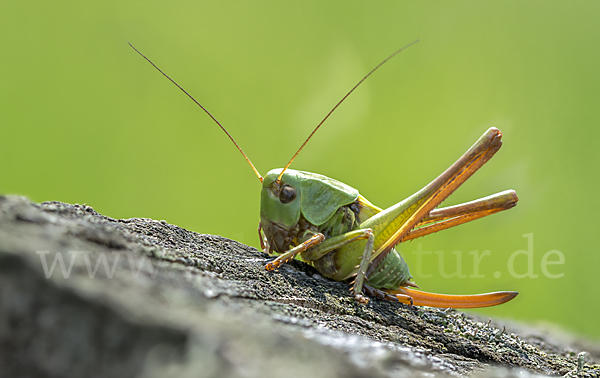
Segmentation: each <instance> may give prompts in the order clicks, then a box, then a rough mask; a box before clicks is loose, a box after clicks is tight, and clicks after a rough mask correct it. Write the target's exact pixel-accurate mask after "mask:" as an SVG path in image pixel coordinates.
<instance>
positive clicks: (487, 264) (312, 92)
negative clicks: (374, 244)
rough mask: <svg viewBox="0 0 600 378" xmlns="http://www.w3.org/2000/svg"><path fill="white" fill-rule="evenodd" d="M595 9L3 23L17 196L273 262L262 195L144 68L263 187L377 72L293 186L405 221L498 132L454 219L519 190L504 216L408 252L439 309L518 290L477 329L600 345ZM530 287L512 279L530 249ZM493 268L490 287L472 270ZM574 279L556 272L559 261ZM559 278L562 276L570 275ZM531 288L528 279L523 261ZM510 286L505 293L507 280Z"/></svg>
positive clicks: (10, 12) (330, 7)
mask: <svg viewBox="0 0 600 378" xmlns="http://www.w3.org/2000/svg"><path fill="white" fill-rule="evenodd" d="M598 20H600V2H598V1H569V2H558V1H552V2H551V1H528V2H522V1H502V2H491V1H487V2H481V1H458V2H441V1H440V2H427V3H425V2H399V1H379V2H370V3H366V2H364V1H361V2H357V1H326V2H323V1H303V2H281V1H252V2H247V1H219V2H206V1H174V2H158V1H103V2H81V1H56V2H48V1H33V2H23V1H15V0H4V1H3V3H2V12H1V13H0V31H1V33H0V46H1V49H2V50H1V53H0V54H1V59H0V69H1V72H2V74H1V76H0V96H1V98H0V104H1V105H0V106H1V108H2V111H1V112H0V125H1V131H2V133H1V138H2V139H1V141H2V142H1V148H0V159H1V161H2V176H1V178H0V192H1V193H4V194H20V195H25V196H27V197H29V198H31V199H32V200H34V201H38V202H41V201H48V200H58V201H64V202H70V203H87V204H88V205H90V206H93V207H94V209H96V210H97V211H99V212H101V213H102V214H105V215H108V216H111V217H113V218H129V217H148V218H154V219H159V220H160V219H165V220H167V221H168V222H170V223H173V224H176V225H179V226H181V227H184V228H187V229H189V230H193V231H197V232H200V233H210V234H218V235H223V236H226V237H229V238H232V239H235V240H238V241H240V242H243V243H247V244H250V245H253V246H258V237H257V233H256V229H257V226H258V215H259V192H260V185H259V182H258V180H257V179H256V177H255V176H254V173H253V172H252V171H251V170H250V168H249V167H248V166H247V164H246V163H245V162H244V160H243V159H242V157H241V156H240V154H239V153H238V152H237V151H236V150H235V149H234V147H233V145H232V144H231V143H230V142H229V141H228V140H227V138H226V136H225V135H224V134H223V133H222V132H221V131H220V130H219V129H218V128H217V127H216V125H215V124H213V123H212V121H211V120H210V119H209V118H208V117H207V116H206V115H205V114H203V113H202V112H201V111H200V110H199V109H198V108H197V107H196V106H195V105H194V104H193V103H192V102H191V101H190V100H188V99H187V98H186V97H185V96H184V95H183V94H182V93H181V92H179V91H178V90H177V89H176V88H175V87H174V86H173V85H172V84H170V83H169V82H168V81H167V80H166V79H165V78H164V77H162V76H160V74H159V73H158V72H157V71H155V70H154V69H153V68H151V67H150V65H149V64H148V63H146V62H145V61H144V60H143V59H142V58H141V57H140V56H138V55H137V54H135V52H134V51H133V50H131V48H130V47H129V46H128V45H127V43H126V41H130V42H132V43H133V44H134V45H135V46H136V47H137V48H139V49H140V50H141V51H142V52H144V53H145V54H146V55H148V56H149V57H150V58H151V59H153V60H154V62H155V63H156V64H158V65H159V66H160V67H161V68H162V69H163V70H165V71H166V72H167V73H169V74H170V75H171V77H173V78H174V79H175V80H177V81H178V82H179V84H181V85H182V86H184V87H185V88H186V89H187V90H188V91H189V92H190V93H192V94H193V95H194V96H195V97H196V98H197V99H198V100H199V101H200V102H201V103H202V104H204V105H205V106H206V107H207V108H208V109H209V110H210V111H211V112H212V113H213V114H214V115H215V116H216V117H217V118H218V119H219V120H220V121H221V122H222V123H223V124H224V125H225V126H226V127H227V128H228V130H229V131H230V132H231V134H232V135H233V136H234V137H235V138H236V139H237V141H238V143H239V144H240V145H241V146H242V148H244V149H245V151H246V153H247V154H248V155H249V156H250V158H251V159H252V161H253V162H254V164H255V165H256V167H257V168H258V169H259V171H260V172H261V173H263V174H264V173H266V172H267V171H268V170H270V169H272V168H276V167H281V166H283V165H284V164H285V163H286V162H287V161H288V160H289V159H290V157H291V155H292V154H293V152H294V151H295V150H296V149H297V148H298V147H299V145H300V144H301V143H302V141H303V140H304V138H306V136H307V135H308V134H309V133H310V131H311V130H312V128H313V127H314V126H315V125H316V124H317V123H318V122H319V121H320V120H321V119H322V118H323V116H324V115H325V114H326V113H327V112H328V111H329V110H330V109H331V108H332V106H333V105H334V104H335V103H336V102H337V101H338V100H339V99H340V98H341V97H342V96H343V95H344V94H345V93H346V92H347V91H348V90H349V89H350V88H351V87H352V85H354V84H355V83H356V82H357V80H358V79H360V78H361V77H362V76H363V75H364V74H365V73H366V72H368V71H369V70H370V69H371V68H372V67H374V66H375V65H376V64H377V63H379V61H380V60H381V59H383V58H384V57H386V56H387V55H389V54H390V53H391V52H393V51H394V50H395V49H397V48H399V47H400V46H403V45H405V44H407V43H409V42H411V41H413V40H415V39H417V38H420V39H421V42H420V43H418V44H417V45H415V46H413V47H411V48H410V49H408V50H406V51H405V52H402V53H401V54H400V55H399V56H398V57H397V58H395V59H394V60H392V61H391V62H389V63H388V64H387V65H386V66H384V67H383V68H382V69H381V70H380V71H378V72H377V73H376V74H375V75H374V76H373V77H372V78H370V79H369V80H368V81H367V82H366V83H365V84H364V85H363V86H362V87H361V88H360V89H359V90H358V91H357V92H356V93H355V94H353V95H352V96H351V97H350V98H349V99H348V101H347V102H346V103H344V104H343V105H342V106H341V107H340V108H339V109H338V110H337V111H336V113H334V115H333V116H332V117H331V119H330V120H328V121H327V123H326V124H325V126H324V127H323V128H322V129H321V130H320V131H319V132H318V133H317V134H316V136H315V138H314V139H313V140H312V141H311V142H310V143H309V144H308V146H307V147H306V149H305V150H304V151H303V152H302V154H300V156H299V158H298V159H297V160H296V162H295V163H294V165H293V168H296V169H302V170H306V171H312V172H317V173H321V174H324V175H327V176H330V177H333V178H336V179H338V180H341V181H343V182H345V183H347V184H349V185H352V186H354V187H356V188H358V189H359V190H360V191H361V193H362V194H363V195H365V196H366V197H367V198H369V199H370V200H371V201H372V202H374V203H375V204H377V205H379V206H382V207H388V206H390V205H392V204H394V203H395V202H397V201H399V200H401V199H403V198H405V197H406V196H408V195H409V194H411V193H413V192H414V191H416V190H417V189H419V188H420V187H422V186H423V185H425V184H426V183H428V182H429V181H430V180H431V179H433V178H434V177H436V176H437V175H438V174H440V173H441V172H442V171H443V170H444V169H446V168H447V167H448V166H449V165H450V164H451V163H452V162H454V160H456V159H457V158H458V157H459V156H460V155H461V154H462V153H463V152H464V151H465V150H466V149H467V148H468V147H469V146H470V145H471V144H472V143H473V142H474V141H475V140H476V139H477V138H478V137H479V136H480V135H481V134H482V133H483V132H484V131H485V130H486V129H487V128H489V127H490V126H496V127H498V128H500V129H501V130H502V131H503V133H504V146H503V148H502V149H501V150H500V152H499V153H498V154H497V155H496V156H495V157H494V159H492V160H491V161H490V163H489V164H487V165H486V166H485V167H484V168H483V169H482V170H481V171H480V172H478V173H477V174H476V175H475V176H474V177H473V178H472V179H470V180H469V181H468V182H467V183H466V184H465V185H464V186H463V187H461V188H460V189H459V190H458V191H457V192H456V193H455V194H454V195H453V196H452V197H450V198H449V199H448V200H447V201H446V202H445V205H449V204H455V203H459V202H463V201H468V200H471V199H475V198H479V197H482V196H486V195H489V194H492V193H495V192H498V191H501V190H504V189H515V190H516V191H517V193H518V194H519V197H520V202H519V205H518V206H517V207H516V208H515V209H512V210H510V211H508V212H506V213H502V214H498V215H494V216H492V217H490V218H486V219H483V220H479V221H477V222H474V223H472V224H468V225H464V226H461V227H458V228H456V229H453V230H448V231H444V232H442V233H439V234H436V235H432V236H429V237H427V238H424V239H420V240H417V241H414V242H412V243H411V244H408V245H407V246H406V247H403V248H402V251H403V254H404V256H405V258H406V259H407V261H408V263H409V265H410V266H411V267H413V274H416V273H417V272H416V268H415V264H417V259H416V255H415V254H414V253H413V251H414V250H416V249H417V248H421V249H422V250H426V251H445V254H444V257H445V264H444V266H442V268H443V269H444V271H445V272H446V273H451V272H454V271H456V269H457V262H456V259H455V257H456V254H454V251H461V253H462V261H461V264H460V268H461V270H462V273H463V274H465V275H466V277H465V278H458V277H454V278H444V277H442V275H441V274H440V273H439V261H438V257H439V255H438V254H431V255H427V256H425V258H424V260H423V267H422V270H423V272H424V273H425V274H431V277H430V278H424V277H418V276H416V277H415V278H416V281H417V283H418V284H419V285H420V286H421V287H422V288H424V289H426V290H428V291H439V292H445V293H457V294H458V293H476V292H483V291H490V290H517V291H519V292H520V295H519V296H518V297H517V298H516V299H515V300H513V301H512V302H510V303H508V304H505V305H502V306H499V307H496V308H490V309H483V310H479V311H477V312H478V313H480V314H483V316H486V317H487V316H489V317H504V318H513V319H519V320H524V321H528V322H531V323H536V324H538V323H540V322H544V323H553V324H558V325H560V326H561V327H562V328H564V329H567V330H571V331H574V332H577V333H579V334H584V335H588V336H590V337H592V338H596V339H598V338H600V323H598V321H597V316H598V313H600V300H599V298H598V294H599V289H598V285H599V281H600V280H599V278H598V275H599V274H598V271H599V266H600V253H599V252H600V251H599V248H598V246H597V244H596V241H595V240H596V236H597V235H598V230H597V228H598V220H597V218H596V216H597V214H598V213H599V212H600V211H599V210H600V209H599V206H598V205H599V200H598V194H597V193H598V190H597V187H598V178H597V173H598V168H597V166H598V163H599V162H600V159H599V155H600V154H599V153H598V143H599V142H600V138H599V132H598V126H599V122H600V114H599V100H600V96H599V93H598V88H599V85H600V80H599V79H600V22H599V21H598ZM529 233H533V265H532V269H533V273H534V274H537V275H538V277H537V278H516V277H513V276H511V275H510V274H509V271H508V268H507V262H508V259H509V256H510V255H511V254H512V253H514V252H515V251H518V250H524V249H527V248H528V245H527V239H526V238H525V237H524V236H523V235H524V234H529ZM484 250H489V251H491V254H490V255H489V256H486V257H485V258H484V259H483V260H482V262H481V264H480V268H479V273H480V275H482V276H485V278H470V277H469V275H473V273H474V272H473V269H474V268H473V260H472V256H471V255H469V252H471V251H479V252H480V253H481V252H482V251H484ZM551 250H558V251H560V252H561V253H562V254H563V255H564V259H565V260H564V261H565V262H564V264H562V265H552V266H549V267H548V270H549V271H550V273H552V274H560V273H564V276H562V277H560V278H555V279H552V278H548V277H547V276H545V275H544V274H543V272H542V270H541V261H542V257H543V256H544V254H545V253H547V252H548V251H551ZM550 260H557V257H556V255H554V256H553V257H551V258H550ZM515 262H516V268H515V269H516V271H517V273H524V272H526V271H527V269H528V266H527V259H526V257H525V256H524V255H520V256H519V257H517V258H516V260H515ZM495 272H500V277H499V278H496V277H497V275H498V273H496V275H494V273H495Z"/></svg>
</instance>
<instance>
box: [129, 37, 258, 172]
mask: <svg viewBox="0 0 600 378" xmlns="http://www.w3.org/2000/svg"><path fill="white" fill-rule="evenodd" d="M127 43H128V44H129V46H131V48H132V49H134V50H135V52H137V53H138V54H140V55H141V56H142V58H144V59H146V60H147V61H148V63H150V64H151V65H152V66H153V67H154V68H156V69H157V70H158V72H160V73H161V74H163V76H164V77H166V78H167V79H169V81H170V82H171V83H173V84H175V86H176V87H177V88H179V89H181V91H182V92H183V93H185V94H186V96H188V97H189V98H190V99H191V100H192V101H194V102H195V103H196V105H198V106H199V107H200V108H202V110H204V112H205V113H206V114H208V116H209V117H210V118H212V120H213V121H215V123H216V124H217V125H219V127H220V128H221V130H223V131H224V132H225V134H227V136H228V137H229V139H231V141H232V142H233V144H235V147H237V149H238V150H239V151H240V152H241V153H242V155H244V159H246V161H247V162H248V164H250V167H252V170H253V171H254V173H256V176H258V179H259V180H260V182H262V181H263V177H262V176H261V174H260V173H258V170H256V168H255V167H254V164H252V162H251V161H250V159H249V158H248V156H246V154H245V153H244V151H243V150H242V148H241V147H240V146H239V145H238V144H237V143H236V141H235V139H233V137H232V136H231V134H229V132H227V130H226V129H225V127H223V125H221V123H220V122H219V121H217V119H216V118H215V117H214V116H213V115H212V114H210V112H209V111H208V110H207V109H206V108H205V107H204V106H202V104H201V103H199V102H198V101H196V99H195V98H194V97H192V95H191V94H189V93H188V92H187V91H186V90H185V89H183V88H182V87H181V86H180V85H179V84H177V83H176V82H175V80H173V79H171V78H170V77H169V75H167V74H166V73H164V72H163V70H161V69H160V68H158V66H157V65H156V64H154V63H153V62H152V61H151V60H150V59H148V57H146V55H144V54H142V53H141V52H140V51H139V50H138V49H136V48H135V47H134V46H133V45H132V44H131V43H130V42H129V41H127Z"/></svg>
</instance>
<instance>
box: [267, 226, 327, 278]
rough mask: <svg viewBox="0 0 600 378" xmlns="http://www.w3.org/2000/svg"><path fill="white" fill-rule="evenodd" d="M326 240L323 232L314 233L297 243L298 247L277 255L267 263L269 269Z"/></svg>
mask: <svg viewBox="0 0 600 378" xmlns="http://www.w3.org/2000/svg"><path fill="white" fill-rule="evenodd" d="M324 240H325V236H324V235H323V234H321V233H318V234H316V235H313V236H312V237H311V238H310V239H308V240H307V241H305V242H304V243H302V244H300V245H297V246H296V247H294V248H292V249H290V250H289V251H287V252H286V253H284V254H282V255H279V256H277V258H276V259H275V260H273V261H271V262H269V263H268V264H267V265H266V269H267V270H275V269H277V268H279V267H280V266H281V265H283V264H284V263H286V262H288V261H289V260H291V259H293V258H294V257H296V255H297V254H299V253H301V252H304V251H306V250H307V249H309V248H311V247H314V246H316V245H318V244H320V243H322V242H323V241H324Z"/></svg>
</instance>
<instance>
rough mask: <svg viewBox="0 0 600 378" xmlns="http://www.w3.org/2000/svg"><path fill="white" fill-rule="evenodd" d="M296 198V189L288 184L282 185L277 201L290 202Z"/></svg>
mask: <svg viewBox="0 0 600 378" xmlns="http://www.w3.org/2000/svg"><path fill="white" fill-rule="evenodd" d="M295 199H296V189H294V188H293V187H291V186H289V185H284V186H283V188H281V192H280V193H279V201H281V203H290V202H292V201H293V200H295Z"/></svg>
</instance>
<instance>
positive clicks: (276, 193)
mask: <svg viewBox="0 0 600 378" xmlns="http://www.w3.org/2000/svg"><path fill="white" fill-rule="evenodd" d="M416 42H418V40H416V41H414V42H412V43H410V44H408V45H406V46H404V47H402V48H401V49H399V50H397V51H396V52H394V53H393V54H392V55H390V56H389V57H387V58H386V59H384V60H383V61H382V62H381V63H379V64H378V65H377V66H376V67H375V68H374V69H372V70H371V71H370V72H369V73H368V74H367V75H366V76H365V77H363V78H362V79H361V80H360V81H359V82H358V83H357V84H356V85H355V86H354V87H353V88H352V89H351V90H350V91H349V92H348V93H347V94H346V95H345V96H344V97H343V98H342V99H341V100H340V101H339V102H338V103H337V104H336V105H335V106H334V107H333V109H332V110H331V111H330V112H329V113H328V114H327V115H326V116H325V118H324V119H323V120H322V121H321V122H320V123H319V124H318V125H317V127H316V128H315V129H314V130H313V131H312V133H311V134H310V135H309V137H308V138H307V139H306V140H305V141H304V143H303V144H302V146H300V148H299V149H298V151H297V152H296V153H295V154H294V156H293V157H292V159H291V160H290V161H289V162H288V164H287V165H286V166H285V167H284V168H282V169H281V168H280V169H274V170H271V171H269V172H268V173H267V175H266V176H265V177H264V178H263V177H262V176H261V175H260V173H259V172H258V170H257V169H256V168H255V167H254V165H253V164H252V162H251V161H250V159H249V158H248V157H247V156H246V154H245V153H244V152H243V151H242V149H241V148H240V147H239V146H238V144H237V143H236V142H235V140H234V139H233V137H232V136H231V135H230V134H229V133H228V132H227V130H226V129H225V128H224V127H223V126H222V125H221V124H220V123H219V121H217V119H216V118H215V117H213V115H212V114H211V113H210V112H208V110H206V109H205V108H204V106H202V105H201V104H200V103H199V102H198V101H196V100H195V99H194V98H193V97H192V96H191V95H190V94H189V93H188V92H186V91H185V90H184V89H183V88H182V87H181V86H179V85H178V84H177V83H176V82H175V81H174V80H173V79H171V78H170V77H169V76H168V75H166V74H165V73H164V72H163V71H162V70H160V69H159V68H158V67H157V66H156V65H155V64H154V63H152V61H150V59H148V58H147V57H146V56H145V55H143V54H142V53H141V52H140V51H138V50H137V49H136V48H135V47H133V45H131V43H129V45H130V46H131V47H132V48H133V49H134V50H135V51H136V52H137V53H138V54H140V55H141V56H142V57H143V58H144V59H146V60H147V61H148V62H149V63H150V64H151V65H152V66H154V68H156V69H157V70H158V71H159V72H160V73H162V74H163V75H164V76H165V77H166V78H167V79H169V80H170V81H171V82H172V83H173V84H175V85H176V86H177V87H178V88H179V89H181V90H182V91H183V92H184V93H185V94H186V95H187V96H188V97H189V98H191V99H192V100H193V101H194V102H195V103H196V104H197V105H198V106H200V107H201V108H202V110H204V111H205V112H206V113H207V114H208V115H209V116H210V117H211V118H212V119H213V121H215V122H216V123H217V125H219V126H220V127H221V129H222V130H223V131H224V132H225V133H226V134H227V136H228V137H229V138H230V139H231V141H232V142H233V143H234V144H235V146H236V147H237V149H238V150H239V151H240V152H241V153H242V155H243V156H244V158H245V159H246V161H247V162H248V163H249V164H250V166H251V167H252V169H253V170H254V172H255V173H256V175H257V176H258V178H259V180H260V181H261V183H262V190H261V200H260V223H259V228H258V234H259V239H260V243H261V247H262V248H263V250H264V251H266V252H268V253H274V252H275V253H280V255H279V256H278V257H276V258H275V259H273V260H271V261H269V262H268V263H267V264H266V269H267V270H274V269H277V268H278V267H280V266H281V265H282V264H284V263H285V262H287V261H289V260H291V259H293V258H294V257H296V256H298V255H300V256H301V257H302V259H303V260H304V261H306V262H307V263H309V264H311V265H312V266H314V267H315V268H316V269H317V270H318V271H319V272H320V273H321V274H322V275H323V276H325V277H328V278H331V279H334V280H336V281H347V280H353V281H352V282H351V283H350V284H351V285H352V286H351V290H352V292H353V293H354V298H355V300H356V301H358V302H359V303H363V304H364V303H368V301H369V298H368V297H369V296H375V297H379V298H383V299H388V300H392V301H398V302H401V303H405V304H408V305H419V306H431V307H452V308H475V307H488V306H495V305H498V304H501V303H505V302H507V301H509V300H511V299H513V298H514V297H515V296H516V295H517V294H518V293H516V292H513V291H500V292H494V293H485V294H476V295H446V294H435V293H428V292H424V291H421V290H415V288H418V286H417V285H415V284H414V283H413V282H412V281H411V279H412V277H411V275H410V272H409V268H408V265H407V264H406V262H405V261H404V259H403V258H402V256H401V255H400V253H399V252H398V251H397V250H396V249H395V248H394V247H395V246H396V245H397V244H399V243H402V242H406V241H409V240H412V239H415V238H418V237H421V236H425V235H428V234H431V233H434V232H438V231H441V230H445V229H447V228H450V227H454V226H458V225H460V224H463V223H466V222H470V221H472V220H475V219H479V218H482V217H485V216H488V215H491V214H494V213H497V212H500V211H502V210H507V209H510V208H512V207H514V206H515V205H516V203H517V201H518V197H517V194H516V193H515V191H514V190H506V191H503V192H500V193H496V194H493V195H491V196H488V197H485V198H481V199H478V200H475V201H471V202H467V203H463V204H460V205H455V206H450V207H445V208H437V207H438V205H440V203H441V202H442V201H444V200H445V199H446V198H447V197H448V196H449V195H450V194H452V192H454V190H456V189H457V188H458V187H459V186H460V185H461V184H462V183H464V182H465V181H466V180H467V179H468V178H469V177H471V175H472V174H473V173H475V171H477V170H478V169H479V168H481V166H482V165H483V164H485V163H486V162H487V161H488V160H489V159H490V158H491V157H492V156H493V155H494V154H495V153H496V152H497V151H498V149H499V148H500V146H501V145H502V141H501V138H502V133H501V132H500V130H498V129H496V128H493V127H492V128H490V129H489V130H487V131H486V132H485V133H484V134H483V135H482V136H481V137H480V138H479V140H477V141H476V142H475V144H473V146H472V147H471V148H470V149H469V150H468V151H467V152H465V153H464V154H463V155H462V156H461V157H460V158H459V159H458V160H457V161H456V162H455V163H454V164H453V165H452V166H450V168H448V169H447V170H446V171H445V172H443V173H442V174H441V175H440V176H438V177H437V178H435V179H434V180H433V181H431V182H430V183H429V184H427V185H426V186H425V187H424V188H423V189H421V190H419V191H418V192H416V193H415V194H413V195H412V196H410V197H408V198H406V199H405V200H403V201H401V202H399V203H397V204H395V205H393V206H391V207H389V208H387V209H381V208H379V207H377V206H375V205H373V204H372V203H371V202H369V201H368V200H367V199H366V198H365V197H363V196H361V195H360V194H359V192H358V190H356V189H354V188H352V187H350V186H348V185H346V184H344V183H342V182H340V181H337V180H334V179H331V178H329V177H326V176H323V175H319V174H316V173H310V172H303V171H297V170H293V169H290V168H289V167H290V165H291V164H292V162H293V161H294V159H295V158H296V156H298V153H300V151H301V150H302V149H303V148H304V146H305V145H306V143H307V142H308V141H309V140H310V138H311V137H312V136H313V135H314V133H315V132H316V131H317V130H318V129H319V127H321V125H322V124H323V122H325V120H327V118H329V116H330V115H331V113H333V111H334V110H335V109H337V107H338V106H339V105H340V104H341V103H342V102H343V101H344V100H345V99H346V98H347V97H348V96H349V95H350V94H351V93H352V92H353V91H354V90H355V89H356V88H357V87H358V86H359V85H360V84H361V83H362V82H363V81H364V80H365V79H366V78H368V77H369V76H370V75H371V74H372V73H373V72H375V71H376V70H377V69H378V68H379V67H381V66H382V65H383V64H384V63H386V62H387V61H388V60H390V59H391V58H392V57H394V56H395V55H396V54H398V53H400V52H401V51H403V50H405V49H406V48H408V47H409V46H412V45H413V44H415V43H416Z"/></svg>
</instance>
